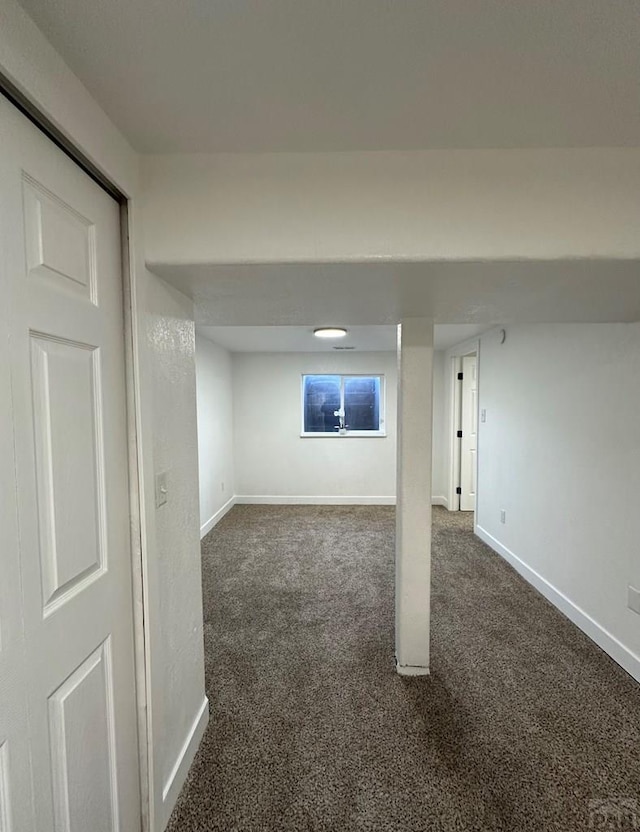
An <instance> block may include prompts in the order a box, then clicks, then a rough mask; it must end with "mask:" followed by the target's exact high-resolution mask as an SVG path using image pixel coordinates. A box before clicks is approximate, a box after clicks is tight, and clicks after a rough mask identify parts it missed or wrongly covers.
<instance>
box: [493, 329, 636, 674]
mask: <svg viewBox="0 0 640 832" xmlns="http://www.w3.org/2000/svg"><path fill="white" fill-rule="evenodd" d="M480 408H481V409H486V413H487V420H486V423H484V424H483V423H480V425H479V451H478V456H479V472H478V505H477V524H478V533H479V534H480V535H481V536H482V537H483V539H485V540H486V541H487V542H489V543H490V545H492V546H494V547H495V548H496V549H497V550H498V551H499V552H501V554H503V555H504V556H505V557H507V558H508V559H509V560H510V561H511V562H512V563H513V564H514V565H515V566H516V568H517V569H518V570H519V571H521V572H522V573H523V574H524V575H525V577H527V579H528V580H530V581H531V582H532V583H533V584H534V585H535V586H536V587H537V588H538V589H540V590H541V591H542V592H543V593H544V594H546V595H547V596H548V597H549V598H550V599H551V600H552V601H553V602H554V603H556V604H557V605H559V606H560V608H561V609H562V610H563V611H564V612H565V613H566V614H567V615H569V616H570V617H571V618H572V619H573V620H574V621H575V622H576V623H578V625H579V626H581V627H582V628H583V629H585V631H586V632H588V633H589V635H591V637H592V638H594V639H595V640H596V641H597V642H598V643H599V644H600V645H601V646H602V647H603V648H604V649H605V650H607V651H608V652H609V653H610V654H611V655H612V656H613V657H614V658H615V659H616V660H617V661H618V662H620V663H621V664H622V665H623V666H624V667H625V668H626V669H627V670H629V672H631V673H632V674H633V675H635V677H636V678H638V679H640V658H639V657H640V617H639V616H638V615H637V614H636V613H633V612H631V611H630V610H629V609H627V585H628V584H633V585H634V586H636V587H638V588H640V512H639V511H638V503H639V500H640V437H639V435H638V433H637V430H636V428H637V423H638V413H640V324H593V325H590V324H589V325H587V324H566V325H538V326H512V327H509V328H508V329H507V337H506V342H505V343H504V344H503V345H501V344H500V343H499V334H498V332H497V331H493V332H490V333H487V334H485V335H483V336H482V338H481V346H480ZM502 509H504V510H505V511H506V523H505V524H504V525H503V524H501V522H500V511H501V510H502Z"/></svg>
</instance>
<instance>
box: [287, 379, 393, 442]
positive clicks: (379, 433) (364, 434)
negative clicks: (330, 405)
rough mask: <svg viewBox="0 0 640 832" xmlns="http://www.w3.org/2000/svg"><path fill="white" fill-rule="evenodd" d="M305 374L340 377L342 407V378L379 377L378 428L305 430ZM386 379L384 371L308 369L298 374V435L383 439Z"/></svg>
mask: <svg viewBox="0 0 640 832" xmlns="http://www.w3.org/2000/svg"><path fill="white" fill-rule="evenodd" d="M305 376H338V377H339V378H340V379H341V383H340V398H341V403H342V407H344V380H345V379H347V378H379V379H380V400H379V402H378V407H379V412H380V422H379V424H380V430H347V429H346V428H344V429H343V430H337V431H336V432H335V433H325V432H324V431H305V429H304V409H305V400H304V378H305ZM386 389H387V388H386V380H385V377H384V373H331V372H323V373H314V372H313V371H311V370H310V371H309V372H306V373H302V374H301V375H300V437H301V438H302V439H349V438H353V439H381V438H382V439H384V438H385V437H386V435H387V422H386V413H385V411H386V402H387V395H386Z"/></svg>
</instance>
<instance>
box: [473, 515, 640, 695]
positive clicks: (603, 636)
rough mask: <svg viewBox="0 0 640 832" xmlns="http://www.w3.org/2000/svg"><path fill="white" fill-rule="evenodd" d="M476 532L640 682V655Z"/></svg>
mask: <svg viewBox="0 0 640 832" xmlns="http://www.w3.org/2000/svg"><path fill="white" fill-rule="evenodd" d="M475 533H476V534H477V535H478V537H479V538H480V540H482V541H484V542H485V543H486V544H487V546H489V547H491V549H493V551H494V552H497V554H499V555H500V556H501V557H503V558H504V559H505V560H506V561H507V562H508V563H510V564H511V566H513V568H514V569H515V570H516V572H518V573H519V574H520V575H522V577H523V578H524V579H525V580H526V581H528V582H529V583H530V584H531V585H532V586H533V587H535V588H536V589H537V590H538V592H540V593H541V594H542V595H544V597H545V598H546V599H547V600H548V601H551V603H552V604H553V605H554V607H557V609H559V610H560V612H561V613H563V614H564V615H566V616H567V618H568V619H569V620H570V621H573V623H574V624H575V625H576V626H577V627H579V628H580V629H581V630H582V632H583V633H585V634H586V635H588V636H589V638H590V639H591V640H592V641H595V643H596V644H597V645H598V647H600V648H602V650H604V652H605V653H607V655H609V656H611V658H612V659H613V660H614V661H615V662H617V663H618V664H619V665H620V667H622V668H624V670H626V671H627V673H628V674H629V675H630V676H633V678H634V679H636V681H638V682H640V656H636V654H635V653H633V652H632V651H631V650H629V648H628V647H625V645H624V644H622V642H620V641H618V639H617V638H616V637H615V636H614V635H612V634H611V633H610V632H609V631H608V630H605V628H604V627H603V626H602V625H601V624H599V623H598V622H597V621H595V620H594V619H593V618H591V616H590V615H589V614H588V613H586V612H585V611H584V610H583V609H580V607H578V606H577V605H576V604H574V602H573V601H572V600H571V599H570V598H567V596H566V595H564V593H562V592H560V590H559V589H556V588H555V587H554V586H553V584H550V583H549V581H547V579H546V578H543V577H542V575H540V574H539V573H538V572H536V571H535V569H532V568H531V567H530V566H527V564H526V563H525V562H524V561H523V560H520V558H519V557H518V556H517V555H515V554H514V553H513V552H512V551H511V550H510V549H507V547H506V546H503V545H502V543H500V541H499V540H496V538H495V537H493V535H491V534H489V532H488V531H486V529H483V528H482V526H478V525H476V527H475Z"/></svg>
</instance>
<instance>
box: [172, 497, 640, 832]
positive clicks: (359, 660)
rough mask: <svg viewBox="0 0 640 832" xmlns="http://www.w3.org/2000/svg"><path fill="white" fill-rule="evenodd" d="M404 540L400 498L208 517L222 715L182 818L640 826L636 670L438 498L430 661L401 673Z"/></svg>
mask: <svg viewBox="0 0 640 832" xmlns="http://www.w3.org/2000/svg"><path fill="white" fill-rule="evenodd" d="M393 546H394V509H393V508H387V507H361V506H356V507H326V506H320V507H311V506H287V507H285V506H282V507H280V506H237V507H235V508H234V509H233V510H232V511H231V512H230V514H228V515H227V517H225V519H224V520H223V521H222V522H221V523H220V524H219V525H218V526H217V527H216V528H215V529H214V530H213V531H212V532H211V533H210V534H209V535H208V537H207V538H206V540H205V541H204V542H203V583H204V609H205V642H206V672H207V687H208V694H209V697H210V700H211V723H210V726H209V728H208V730H207V733H206V735H205V738H204V740H203V743H202V746H201V748H200V751H199V753H198V755H197V757H196V760H195V763H194V765H193V768H192V770H191V772H190V774H189V777H188V780H187V783H186V785H185V787H184V789H183V791H182V794H181V796H180V799H179V801H178V805H177V807H176V810H175V812H174V814H173V817H172V820H171V823H170V826H169V829H170V830H171V832H178V830H179V832H196V830H198V832H205V830H206V831H207V832H216V830H224V832H249V830H251V832H263V830H264V832H267V831H268V832H329V830H330V831H331V832H351V830H354V832H355V831H356V830H357V832H360V831H361V830H362V832H365V830H366V831H367V832H368V831H369V830H370V831H371V832H390V831H391V830H393V831H394V832H400V830H402V832H427V831H428V830H434V832H435V831H436V830H438V832H439V831H440V830H442V832H453V831H454V830H491V832H494V831H495V832H498V830H510V832H511V831H512V832H527V831H528V830H537V831H538V830H539V832H543V830H544V832H574V830H575V832H585V830H588V829H590V828H596V829H616V830H627V829H633V828H635V826H633V825H632V819H631V815H632V813H633V809H634V807H635V805H636V804H635V803H634V801H638V803H639V804H640V687H639V686H638V685H637V684H636V683H635V682H633V681H632V680H631V679H630V677H628V676H627V675H626V674H625V673H624V671H622V670H621V669H620V668H619V667H618V666H617V665H616V664H615V663H614V662H613V661H611V660H610V659H609V658H608V657H607V656H606V655H605V654H604V653H602V652H601V651H600V650H599V649H598V648H597V647H596V646H595V645H594V644H593V643H592V642H591V641H589V639H587V637H586V636H584V635H583V634H582V633H581V632H580V631H579V630H577V629H576V628H575V627H574V626H573V625H572V624H571V623H570V622H569V621H568V620H567V619H565V618H564V617H563V616H562V615H561V614H560V613H558V612H557V611H556V610H555V609H554V608H553V607H552V606H551V605H550V604H548V603H547V602H546V601H545V600H544V599H543V598H542V597H541V596H540V595H538V594H537V593H536V592H535V591H534V590H533V589H531V588H530V587H529V586H528V585H527V584H526V583H525V582H524V581H523V580H522V579H521V578H520V577H519V576H518V575H517V574H516V573H515V572H514V571H513V570H512V569H511V568H510V567H509V566H508V565H507V564H506V563H505V562H504V561H502V560H501V559H500V558H499V557H498V556H497V555H495V554H494V553H493V552H491V551H490V550H489V549H488V548H487V547H486V546H485V545H484V544H483V543H481V542H480V541H479V540H478V539H477V538H475V536H474V535H473V533H472V530H471V518H470V517H469V516H468V515H465V514H454V513H448V512H446V511H445V510H444V509H438V508H436V509H435V512H434V537H433V558H434V566H433V626H432V666H431V670H432V675H431V677H429V678H426V679H412V680H407V679H402V678H400V677H398V676H397V675H396V673H395V671H394V665H393V606H394V601H393ZM593 801H609V803H597V802H593ZM624 801H626V802H624ZM616 807H618V808H620V807H622V815H621V818H622V820H621V821H620V823H621V825H614V823H617V821H615V819H613V820H612V819H611V818H613V812H614V810H615V809H616ZM597 811H599V812H600V814H599V815H598V814H597ZM607 814H608V815H609V821H608V822H607V823H609V822H610V825H605V820H604V815H607ZM590 815H591V816H590ZM638 823H639V828H640V814H639V815H638Z"/></svg>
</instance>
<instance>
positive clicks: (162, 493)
mask: <svg viewBox="0 0 640 832" xmlns="http://www.w3.org/2000/svg"><path fill="white" fill-rule="evenodd" d="M167 500H168V489H167V472H166V471H163V472H162V473H161V474H156V508H160V506H163V505H164V504H165V503H166V502H167Z"/></svg>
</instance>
